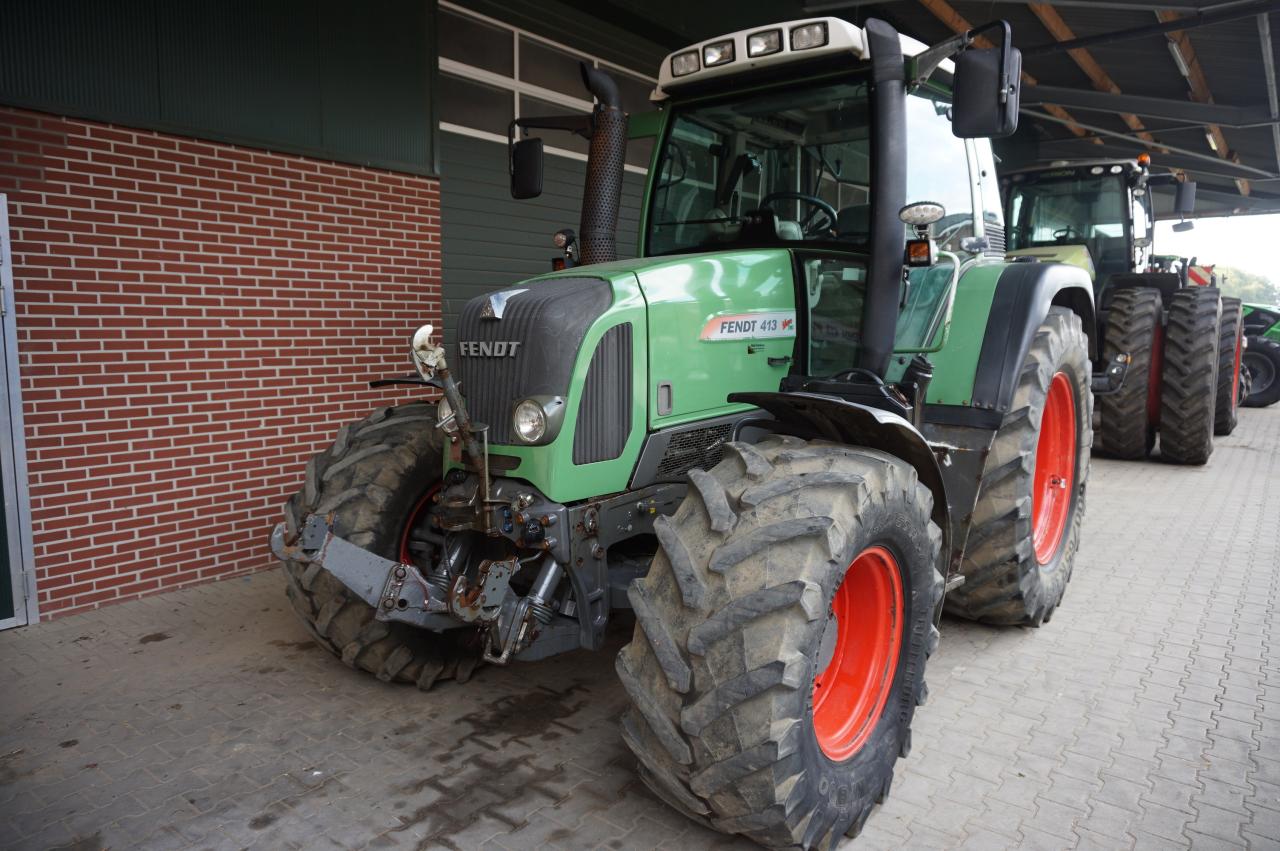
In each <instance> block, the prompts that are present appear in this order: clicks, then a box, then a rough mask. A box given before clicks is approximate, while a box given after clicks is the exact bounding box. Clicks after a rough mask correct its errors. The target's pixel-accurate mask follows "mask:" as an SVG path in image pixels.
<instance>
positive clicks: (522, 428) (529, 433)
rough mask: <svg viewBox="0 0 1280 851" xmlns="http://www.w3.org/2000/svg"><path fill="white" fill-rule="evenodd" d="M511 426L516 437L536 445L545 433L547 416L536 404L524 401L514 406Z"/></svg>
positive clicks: (531, 401)
mask: <svg viewBox="0 0 1280 851" xmlns="http://www.w3.org/2000/svg"><path fill="white" fill-rule="evenodd" d="M511 425H512V427H513V428H514V429H515V432H516V437H518V438H520V439H521V440H522V441H524V442H525V443H537V442H538V441H539V440H542V438H543V436H544V435H545V434H546V433H547V415H546V412H544V411H543V410H542V406H541V405H539V404H538V403H537V402H535V401H533V400H532V399H525V400H524V401H523V402H521V403H520V404H519V405H516V409H515V411H514V412H513V413H512V415H511Z"/></svg>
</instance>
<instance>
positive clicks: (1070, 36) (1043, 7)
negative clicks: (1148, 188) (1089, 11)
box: [1027, 3, 1164, 151]
mask: <svg viewBox="0 0 1280 851" xmlns="http://www.w3.org/2000/svg"><path fill="white" fill-rule="evenodd" d="M1027 5H1029V6H1030V7H1031V11H1032V12H1033V13H1034V14H1035V16H1036V17H1037V18H1039V19H1040V23H1042V24H1044V28H1045V29H1046V30H1048V31H1049V35H1051V36H1053V38H1054V40H1055V41H1074V40H1075V37H1076V34H1075V32H1074V31H1073V30H1072V29H1071V27H1069V26H1067V22H1066V21H1064V20H1062V16H1061V15H1059V14H1058V10H1057V9H1055V8H1053V4H1051V3H1029V4H1027ZM1067 55H1068V56H1070V57H1071V59H1072V60H1073V61H1074V62H1075V63H1076V65H1077V66H1079V68H1080V70H1081V71H1083V72H1084V73H1085V76H1086V77H1088V78H1089V82H1090V83H1092V84H1093V87H1094V88H1095V89H1097V90H1098V91H1100V92H1109V93H1110V94H1113V95H1118V94H1121V91H1120V86H1118V85H1117V84H1116V81H1115V80H1113V79H1111V75H1110V74H1108V73H1107V72H1106V71H1104V70H1103V68H1102V66H1101V65H1099V64H1098V61H1097V60H1096V59H1094V58H1093V54H1091V53H1090V52H1089V51H1088V50H1086V49H1085V48H1083V47H1078V48H1075V49H1073V50H1068V51H1067ZM1120 120H1121V121H1123V122H1124V123H1125V126H1126V127H1128V128H1129V129H1130V130H1133V131H1135V132H1137V134H1138V138H1140V139H1143V140H1144V141H1147V142H1150V143H1151V144H1152V145H1155V146H1157V147H1159V143H1158V142H1157V141H1156V139H1155V137H1154V136H1152V135H1151V134H1150V133H1148V132H1146V125H1144V124H1143V123H1142V119H1141V118H1139V117H1138V116H1136V115H1134V114H1133V113H1131V112H1122V113H1120ZM1160 150H1161V151H1164V148H1160Z"/></svg>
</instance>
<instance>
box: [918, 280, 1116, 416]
mask: <svg viewBox="0 0 1280 851" xmlns="http://www.w3.org/2000/svg"><path fill="white" fill-rule="evenodd" d="M1050 307H1066V308H1068V309H1069V310H1071V311H1072V312H1073V313H1075V314H1077V315H1078V316H1079V317H1080V321H1081V323H1082V324H1083V325H1084V333H1085V335H1086V336H1087V337H1088V338H1089V357H1090V358H1095V359H1096V358H1097V356H1098V349H1099V346H1098V341H1097V336H1098V327H1097V321H1096V318H1095V313H1094V304H1093V284H1092V283H1091V282H1090V281H1089V276H1088V275H1087V274H1085V272H1084V270H1082V269H1080V268H1078V267H1076V266H1067V265H1064V264H1061V263H1011V264H1010V265H1008V266H1007V267H1005V270H1004V271H1003V272H1002V273H1001V274H1000V279H999V281H998V282H997V283H996V289H995V293H994V295H993V296H992V299H991V312H990V313H989V314H988V315H987V328H986V332H985V334H984V336H983V338H982V349H981V351H980V353H979V355H978V368H977V372H976V374H975V376H974V382H973V396H972V399H973V402H972V405H973V407H974V408H977V409H979V410H986V411H992V412H994V413H996V414H998V415H1000V416H1003V415H1004V414H1006V413H1008V411H1009V408H1010V407H1011V406H1012V404H1013V391H1014V390H1015V389H1016V388H1017V386H1018V375H1019V373H1021V371H1022V363H1023V361H1025V360H1026V358H1027V353H1028V352H1029V351H1031V343H1032V341H1033V340H1034V339H1035V336H1036V331H1038V330H1039V328H1040V324H1041V323H1042V322H1044V320H1045V317H1046V316H1048V315H1049V308H1050ZM926 419H928V417H927V416H926Z"/></svg>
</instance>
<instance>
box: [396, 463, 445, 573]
mask: <svg viewBox="0 0 1280 851" xmlns="http://www.w3.org/2000/svg"><path fill="white" fill-rule="evenodd" d="M438 490H440V485H438V484H437V485H434V486H433V487H431V489H429V490H428V491H427V492H426V493H425V494H423V495H422V499H420V500H418V504H417V505H415V506H414V507H413V511H411V512H409V520H408V522H406V523H405V524H404V532H402V533H401V534H400V563H401V564H412V565H414V566H416V567H421V566H422V565H418V564H417V563H416V562H415V561H414V560H413V553H412V552H410V551H409V535H410V534H411V533H412V532H413V530H414V529H415V528H417V526H418V518H420V517H421V516H422V512H424V511H426V510H427V508H428V507H429V506H430V505H431V498H432V497H433V496H435V495H436V492H437V491H438Z"/></svg>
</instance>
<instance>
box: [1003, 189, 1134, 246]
mask: <svg viewBox="0 0 1280 851" xmlns="http://www.w3.org/2000/svg"><path fill="white" fill-rule="evenodd" d="M1015 180H1016V177H1015ZM1128 218H1129V217H1128V190H1127V187H1126V185H1125V183H1124V178H1123V176H1122V175H1115V176H1112V175H1106V176H1102V177H1094V176H1078V177H1077V176H1064V177H1049V178H1044V177H1041V178H1039V179H1034V178H1033V179H1029V180H1028V181H1027V182H1023V183H1016V182H1015V183H1012V184H1011V186H1010V189H1009V217H1008V220H1009V248H1011V249H1019V248H1038V247H1043V246H1050V245H1081V244H1083V245H1087V246H1088V247H1089V252H1090V254H1092V255H1093V257H1094V258H1095V260H1097V259H1099V258H1103V257H1108V256H1110V255H1111V254H1113V253H1115V252H1117V251H1118V252H1119V253H1120V254H1122V255H1127V254H1128V248H1127V241H1126V236H1127V234H1126V231H1127V227H1128Z"/></svg>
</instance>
